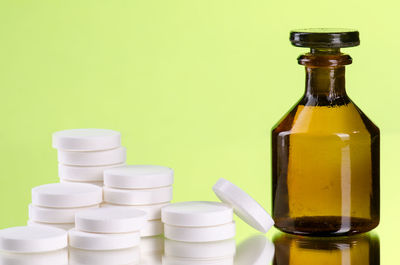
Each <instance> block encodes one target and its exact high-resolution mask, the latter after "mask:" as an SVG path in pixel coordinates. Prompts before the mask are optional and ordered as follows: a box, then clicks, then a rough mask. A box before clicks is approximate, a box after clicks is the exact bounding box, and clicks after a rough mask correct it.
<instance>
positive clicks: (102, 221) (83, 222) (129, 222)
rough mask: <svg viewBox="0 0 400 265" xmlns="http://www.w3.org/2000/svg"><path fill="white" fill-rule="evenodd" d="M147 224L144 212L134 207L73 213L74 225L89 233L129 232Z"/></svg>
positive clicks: (138, 229)
mask: <svg viewBox="0 0 400 265" xmlns="http://www.w3.org/2000/svg"><path fill="white" fill-rule="evenodd" d="M145 225H147V216H146V213H145V212H143V211H140V210H136V209H123V208H120V207H115V208H98V209H90V210H86V211H80V212H78V213H77V214H76V215H75V227H76V229H78V230H80V231H85V232H91V233H129V232H135V231H140V230H141V229H142V228H143V227H145Z"/></svg>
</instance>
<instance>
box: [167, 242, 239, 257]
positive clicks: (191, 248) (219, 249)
mask: <svg viewBox="0 0 400 265" xmlns="http://www.w3.org/2000/svg"><path fill="white" fill-rule="evenodd" d="M235 252H236V242H235V240H234V239H228V240H223V241H215V242H204V243H192V242H181V241H175V240H170V239H165V251H164V253H165V256H173V257H181V258H189V259H219V258H224V257H233V256H235Z"/></svg>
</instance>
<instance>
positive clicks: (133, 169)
mask: <svg viewBox="0 0 400 265" xmlns="http://www.w3.org/2000/svg"><path fill="white" fill-rule="evenodd" d="M173 182H174V171H173V170H172V169H171V168H168V167H163V166H154V165H127V166H122V167H116V168H111V169H107V170H106V171H104V185H106V186H108V187H113V188H122V189H151V188H158V187H165V186H171V185H172V184H173Z"/></svg>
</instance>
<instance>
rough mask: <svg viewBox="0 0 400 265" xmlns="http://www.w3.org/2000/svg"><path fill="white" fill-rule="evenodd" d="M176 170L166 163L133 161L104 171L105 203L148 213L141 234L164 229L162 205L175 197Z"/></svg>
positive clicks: (153, 233)
mask: <svg viewBox="0 0 400 265" xmlns="http://www.w3.org/2000/svg"><path fill="white" fill-rule="evenodd" d="M173 174H174V173H173V170H172V169H170V168H167V167H163V166H151V165H132V166H123V167H117V168H112V169H108V170H105V171H104V204H103V205H102V207H107V208H109V207H111V208H112V207H123V208H125V209H129V208H132V209H139V210H143V211H145V212H146V213H147V220H148V221H147V224H146V226H145V227H144V228H143V229H142V230H141V236H142V237H147V236H155V235H160V234H162V233H163V224H162V222H161V209H162V208H163V207H164V206H166V205H168V204H169V202H170V201H171V200H172V190H173V189H172V184H173V182H174V177H173Z"/></svg>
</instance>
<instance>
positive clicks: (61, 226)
mask: <svg viewBox="0 0 400 265" xmlns="http://www.w3.org/2000/svg"><path fill="white" fill-rule="evenodd" d="M27 225H28V226H47V227H54V228H58V229H62V230H65V231H68V230H71V229H72V228H74V227H75V223H65V224H54V223H42V222H36V221H32V220H28V222H27Z"/></svg>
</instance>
